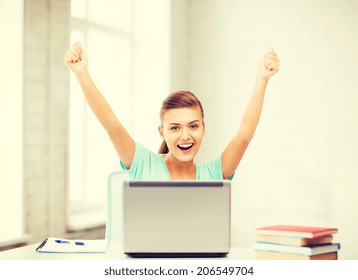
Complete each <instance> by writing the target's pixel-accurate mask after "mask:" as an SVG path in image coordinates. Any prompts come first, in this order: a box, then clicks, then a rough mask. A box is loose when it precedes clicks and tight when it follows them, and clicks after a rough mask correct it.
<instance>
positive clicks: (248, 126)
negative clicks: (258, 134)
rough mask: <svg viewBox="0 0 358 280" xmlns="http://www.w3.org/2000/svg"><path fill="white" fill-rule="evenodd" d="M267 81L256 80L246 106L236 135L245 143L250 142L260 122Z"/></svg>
mask: <svg viewBox="0 0 358 280" xmlns="http://www.w3.org/2000/svg"><path fill="white" fill-rule="evenodd" d="M267 83H268V79H265V78H257V80H256V83H255V86H254V89H253V92H252V94H251V97H250V100H249V102H248V104H247V106H246V109H245V112H244V115H243V117H242V120H241V124H240V127H239V130H238V133H237V136H238V137H240V138H241V139H242V140H243V141H245V142H250V141H251V139H252V138H253V136H254V134H255V130H256V127H257V125H258V122H259V120H260V116H261V112H262V107H263V103H264V97H265V91H266V87H267Z"/></svg>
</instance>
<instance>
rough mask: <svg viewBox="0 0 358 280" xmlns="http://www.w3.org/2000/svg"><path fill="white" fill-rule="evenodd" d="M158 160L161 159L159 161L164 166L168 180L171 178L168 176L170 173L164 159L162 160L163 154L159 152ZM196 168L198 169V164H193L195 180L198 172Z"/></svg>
mask: <svg viewBox="0 0 358 280" xmlns="http://www.w3.org/2000/svg"><path fill="white" fill-rule="evenodd" d="M160 160H161V162H162V165H163V168H164V170H165V173H166V175H167V179H168V180H171V179H172V178H171V177H170V173H169V169H168V166H167V164H166V163H165V160H164V157H163V155H161V154H160ZM198 170H199V169H198V165H195V180H198V174H199V172H198Z"/></svg>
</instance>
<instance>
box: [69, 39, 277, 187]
mask: <svg viewBox="0 0 358 280" xmlns="http://www.w3.org/2000/svg"><path fill="white" fill-rule="evenodd" d="M64 63H65V65H67V66H68V67H69V69H71V70H72V71H73V73H74V74H75V75H76V77H77V80H78V82H79V84H80V85H81V88H82V90H83V93H84V95H85V98H86V100H87V102H88V104H89V106H90V107H91V109H92V111H93V112H94V114H95V115H96V117H97V119H98V120H99V121H100V122H101V124H102V125H103V127H104V128H105V129H106V131H107V132H108V135H109V137H110V139H111V141H112V143H113V145H114V147H115V149H116V151H117V153H118V156H119V158H120V163H121V166H122V168H123V169H124V170H126V171H127V172H128V175H129V176H130V178H131V179H133V180H140V179H144V180H170V179H172V180H222V179H232V177H233V174H234V172H235V170H236V168H237V167H238V165H239V163H240V161H241V159H242V157H243V155H244V153H245V151H246V149H247V147H248V145H249V143H250V141H251V139H252V137H253V135H254V132H255V130H256V127H257V124H258V122H259V119H260V115H261V111H262V106H263V101H264V95H265V91H266V86H267V83H268V80H269V78H270V77H272V76H273V75H274V74H275V73H276V72H277V71H278V70H279V60H278V58H277V56H276V54H275V53H274V52H273V50H272V49H271V48H270V49H269V50H268V51H267V53H266V55H265V57H264V58H263V59H262V61H261V62H260V65H259V70H258V73H257V77H256V83H255V86H254V89H253V92H252V95H251V98H250V100H249V103H248V105H247V107H246V109H245V113H244V115H243V118H242V121H241V124H240V126H239V129H238V131H237V132H236V134H235V135H234V137H233V138H232V140H231V141H230V142H229V144H228V145H227V147H226V148H225V149H224V151H223V152H222V154H221V155H219V156H218V157H216V158H214V159H213V160H211V161H210V162H208V163H205V164H200V165H196V164H195V162H194V158H195V155H196V154H197V152H198V150H199V148H200V145H201V142H202V139H203V137H204V134H205V123H204V111H203V108H202V106H201V103H200V101H199V100H198V99H197V98H196V97H195V95H194V94H193V93H191V92H189V91H179V92H175V93H172V94H170V95H169V96H168V97H167V98H166V99H165V100H164V101H163V104H162V108H161V111H160V117H161V126H160V127H159V133H160V136H161V137H162V139H163V144H162V147H161V149H160V151H159V153H154V152H151V151H149V150H148V149H146V148H145V147H143V146H142V145H141V144H139V143H136V142H135V141H134V140H133V139H132V137H131V136H130V135H129V134H128V132H127V131H126V129H125V128H124V127H123V125H122V124H121V123H120V122H119V120H118V119H117V117H116V116H115V114H114V113H113V111H112V109H111V108H110V106H109V104H108V103H107V101H106V100H105V98H104V97H103V95H102V94H101V93H100V91H99V90H98V89H97V87H96V85H95V84H94V82H93V80H92V78H91V76H90V74H89V72H88V69H87V64H88V61H87V56H86V54H85V53H84V51H83V49H82V47H81V45H80V43H76V44H74V45H73V46H72V47H71V48H70V49H69V50H67V51H66V53H65V57H64Z"/></svg>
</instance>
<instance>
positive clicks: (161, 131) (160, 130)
mask: <svg viewBox="0 0 358 280" xmlns="http://www.w3.org/2000/svg"><path fill="white" fill-rule="evenodd" d="M158 131H159V135H160V137H161V138H162V139H163V140H164V134H163V126H162V125H161V126H158Z"/></svg>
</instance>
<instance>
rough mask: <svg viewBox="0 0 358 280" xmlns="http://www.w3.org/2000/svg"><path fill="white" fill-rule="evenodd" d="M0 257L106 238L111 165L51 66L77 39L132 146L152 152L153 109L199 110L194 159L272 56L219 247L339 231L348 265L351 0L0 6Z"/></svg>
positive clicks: (356, 195) (229, 124)
mask: <svg viewBox="0 0 358 280" xmlns="http://www.w3.org/2000/svg"><path fill="white" fill-rule="evenodd" d="M0 34H1V37H2V43H1V44H0V53H1V57H2V58H1V67H0V74H1V75H0V100H1V102H0V131H1V137H0V221H1V230H0V248H1V249H0V250H4V249H8V248H13V247H16V246H21V245H25V244H31V243H34V242H40V241H42V240H43V239H44V238H46V237H48V236H58V237H60V236H61V237H68V238H79V237H81V238H84V237H85V238H88V239H91V238H103V237H104V233H105V223H106V185H107V177H108V175H109V174H110V173H111V172H112V171H116V170H119V169H120V167H119V160H118V158H117V156H116V153H115V150H114V148H113V147H112V145H111V142H110V141H109V138H108V137H107V135H106V133H105V131H104V130H103V129H102V127H101V126H100V124H99V123H98V122H97V121H96V119H95V118H94V116H93V115H92V113H91V111H90V110H89V108H88V107H87V105H86V103H85V102H84V99H83V96H82V92H81V90H80V88H79V86H78V85H77V83H76V81H75V80H74V79H73V78H74V77H73V76H72V75H71V74H70V72H69V71H68V69H67V68H66V67H65V66H64V64H63V55H64V52H65V51H66V50H67V49H68V48H69V46H70V45H71V44H73V43H74V42H77V41H80V42H81V43H82V45H83V46H84V48H85V50H86V52H87V54H88V57H89V68H90V72H91V73H92V76H93V78H94V80H95V82H96V84H97V86H98V87H99V89H100V90H101V91H102V93H103V94H104V96H105V97H106V98H107V100H108V101H109V103H110V104H111V106H112V107H113V110H114V111H115V112H116V114H117V116H118V118H119V119H120V120H121V121H122V123H123V124H124V125H125V126H126V127H127V129H128V130H129V132H130V133H131V134H132V136H133V137H134V138H135V140H137V141H138V142H140V143H142V144H143V145H145V146H147V147H148V148H150V149H152V150H154V151H156V150H157V149H158V148H159V145H160V143H161V139H160V137H159V134H158V132H157V127H158V125H159V124H160V122H159V109H160V105H161V101H162V99H163V98H164V97H166V96H167V95H168V94H169V93H170V92H172V91H175V90H190V91H193V92H194V93H195V94H196V95H197V96H198V97H199V99H201V101H202V103H203V106H204V110H205V121H206V129H207V131H206V135H205V138H204V143H203V146H202V148H201V151H200V153H199V155H198V157H197V162H198V163H199V162H202V161H206V160H209V159H211V158H212V157H214V156H216V155H218V154H219V153H221V152H222V150H223V149H224V147H225V146H226V144H227V143H228V141H229V140H230V139H231V137H232V136H233V135H234V133H235V132H236V130H237V128H238V126H239V123H240V119H241V116H242V114H243V110H244V108H245V105H246V103H247V102H248V99H249V96H250V94H251V90H252V87H253V85H254V82H255V77H256V70H257V66H258V62H259V61H260V59H261V58H262V57H263V55H264V54H265V52H266V50H267V49H268V48H269V47H273V48H274V50H275V51H276V53H277V54H278V56H279V58H280V60H281V70H280V72H279V73H278V74H276V75H275V76H274V77H273V78H272V79H271V80H270V83H269V86H268V88H267V94H266V99H265V105H264V110H263V113H262V116H261V121H260V124H259V126H258V128H257V132H256V134H255V137H254V139H253V140H252V142H251V144H250V147H249V149H248V150H247V152H246V154H245V156H244V159H243V160H242V162H241V164H240V166H239V168H238V170H237V172H236V175H235V178H234V180H233V186H232V244H233V246H244V247H248V246H251V244H252V238H253V233H252V232H253V229H254V228H255V227H258V226H264V225H270V224H297V225H307V226H309V225H310V226H330V227H337V228H338V230H339V233H338V234H337V235H336V236H335V239H336V241H338V242H340V243H341V245H342V248H341V250H340V254H339V258H340V259H358V240H357V238H356V235H357V230H358V222H357V216H358V176H357V171H358V145H357V143H358V125H357V124H358V110H357V108H358V106H357V105H358V83H357V79H358V69H357V68H358V52H357V50H358V39H357V38H358V1H355V0H343V1H342V0H317V1H310V0H291V1H283V0H271V1H261V0H220V1H219V0H152V1H146V0H88V1H86V0H73V1H70V0H25V1H20V0H0Z"/></svg>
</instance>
